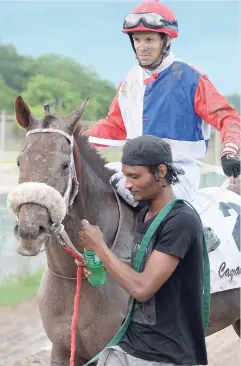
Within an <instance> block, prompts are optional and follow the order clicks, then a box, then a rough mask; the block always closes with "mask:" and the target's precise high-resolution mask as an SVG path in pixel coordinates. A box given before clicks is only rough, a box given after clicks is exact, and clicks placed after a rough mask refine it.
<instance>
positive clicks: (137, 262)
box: [84, 199, 210, 366]
mask: <svg viewBox="0 0 241 366" xmlns="http://www.w3.org/2000/svg"><path fill="white" fill-rule="evenodd" d="M177 202H186V203H187V204H188V205H189V206H191V207H192V208H193V209H194V211H196V210H195V208H194V207H193V206H192V205H190V203H189V202H187V201H185V200H182V199H176V200H174V201H171V202H169V203H168V204H167V205H166V206H165V207H164V208H163V209H162V210H161V211H160V212H159V214H158V215H157V216H156V218H155V219H154V220H153V222H152V223H151V225H150V226H149V228H148V230H147V231H146V234H145V236H144V238H143V239H142V242H141V245H140V247H139V249H138V251H137V253H136V256H135V258H134V262H133V269H134V270H135V271H136V272H140V268H141V264H142V261H143V258H144V255H145V252H146V249H147V248H148V245H149V243H150V240H151V238H152V237H153V235H154V233H155V232H156V230H157V229H158V227H159V226H160V224H161V222H162V221H163V219H164V218H165V217H166V216H167V215H168V214H169V212H170V211H171V210H172V208H173V206H174V205H175V204H176V203H177ZM200 221H201V219H200ZM203 266H204V268H203V284H204V285H203V290H204V294H203V318H204V329H205V331H206V329H207V327H208V321H209V312H210V267H209V257H208V251H207V246H206V242H205V237H204V232H203ZM134 301H135V299H134V298H132V299H131V302H130V306H129V311H128V314H127V316H126V318H125V321H124V323H123V324H122V326H121V328H120V329H119V331H118V332H117V333H116V335H115V336H114V337H113V338H112V340H111V341H110V342H109V343H108V344H107V346H106V347H105V348H104V350H103V351H105V350H106V349H107V348H111V347H113V346H116V345H117V344H118V343H119V342H120V340H121V339H122V337H123V336H124V335H125V333H126V331H127V329H128V327H129V324H130V321H131V317H132V312H133V309H134ZM103 351H101V352H99V353H98V354H97V355H96V356H95V357H94V358H92V360H90V361H89V362H87V363H86V364H84V366H87V365H89V364H90V363H92V362H95V361H97V360H98V359H99V357H100V355H101V353H102V352H103Z"/></svg>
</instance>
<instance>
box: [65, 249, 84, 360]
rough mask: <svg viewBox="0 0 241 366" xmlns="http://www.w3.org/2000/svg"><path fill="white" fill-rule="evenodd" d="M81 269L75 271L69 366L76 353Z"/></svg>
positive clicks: (68, 250) (70, 250)
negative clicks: (75, 284) (75, 282)
mask: <svg viewBox="0 0 241 366" xmlns="http://www.w3.org/2000/svg"><path fill="white" fill-rule="evenodd" d="M64 249H65V250H66V251H67V252H69V253H70V254H72V256H73V257H74V258H75V259H77V261H79V262H81V257H80V256H79V255H78V254H76V253H75V251H74V250H73V249H72V248H69V247H64ZM81 279H82V267H81V266H78V269H77V287H76V293H75V297H74V314H73V318H72V324H71V354H70V361H69V366H74V358H75V351H76V328H77V323H78V316H79V303H80V290H81V285H82V281H81Z"/></svg>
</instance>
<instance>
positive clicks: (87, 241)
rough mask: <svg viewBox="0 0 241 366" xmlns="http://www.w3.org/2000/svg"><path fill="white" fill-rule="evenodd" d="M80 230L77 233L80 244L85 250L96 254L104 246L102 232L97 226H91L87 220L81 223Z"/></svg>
mask: <svg viewBox="0 0 241 366" xmlns="http://www.w3.org/2000/svg"><path fill="white" fill-rule="evenodd" d="M81 225H82V229H81V231H80V233H79V238H80V244H81V245H82V246H83V247H84V248H85V249H87V250H90V251H92V252H95V253H96V252H97V251H98V249H99V248H100V247H103V246H105V245H106V244H105V241H104V237H103V234H102V232H101V231H100V228H99V227H98V226H94V225H91V224H90V223H89V222H88V221H87V220H82V221H81Z"/></svg>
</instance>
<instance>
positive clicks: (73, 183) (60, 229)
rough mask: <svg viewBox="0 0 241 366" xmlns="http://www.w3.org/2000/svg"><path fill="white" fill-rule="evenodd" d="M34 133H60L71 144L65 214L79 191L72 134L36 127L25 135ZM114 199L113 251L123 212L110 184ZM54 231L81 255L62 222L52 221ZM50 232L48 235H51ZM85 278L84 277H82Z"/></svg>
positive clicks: (63, 241) (61, 240) (58, 237)
mask: <svg viewBox="0 0 241 366" xmlns="http://www.w3.org/2000/svg"><path fill="white" fill-rule="evenodd" d="M35 133H57V134H60V135H62V136H64V137H66V138H67V140H68V141H69V142H70V146H71V153H70V172H69V176H68V183H67V187H66V189H65V192H64V194H63V199H64V202H65V205H66V214H67V213H68V212H69V209H70V207H71V206H72V204H73V202H74V199H75V197H76V195H77V194H78V191H79V182H78V179H77V174H76V169H75V163H74V150H73V147H74V138H73V135H72V136H71V135H69V134H68V133H66V132H64V131H62V130H59V129H56V128H43V129H41V128H36V129H33V130H30V131H28V132H27V134H26V137H28V136H29V135H32V134H35ZM111 188H112V190H113V192H114V195H115V198H116V201H117V205H118V211H119V221H118V227H117V231H116V235H115V239H114V242H113V244H112V247H111V250H112V251H113V250H114V248H115V246H116V244H117V241H118V239H119V235H120V231H121V227H122V221H123V214H122V209H121V202H120V199H119V196H118V194H117V193H116V191H115V190H114V188H113V187H112V186H111ZM52 233H54V234H55V236H56V238H57V240H58V242H59V243H60V244H61V245H62V246H64V247H69V248H71V249H72V250H73V251H75V252H76V254H78V255H79V256H80V257H82V255H81V254H80V253H79V252H78V251H77V249H76V248H75V247H74V245H73V244H72V242H71V240H70V238H69V236H68V234H67V232H66V231H65V228H64V225H63V224H57V225H56V224H55V223H53V225H52V226H51V234H52ZM51 234H50V236H51ZM48 242H49V239H48V241H47V243H48ZM49 270H50V272H52V273H53V274H55V275H56V276H58V277H61V278H65V279H76V278H71V277H65V276H61V275H59V274H57V273H55V272H54V271H52V270H51V269H50V268H49ZM84 278H85V277H84Z"/></svg>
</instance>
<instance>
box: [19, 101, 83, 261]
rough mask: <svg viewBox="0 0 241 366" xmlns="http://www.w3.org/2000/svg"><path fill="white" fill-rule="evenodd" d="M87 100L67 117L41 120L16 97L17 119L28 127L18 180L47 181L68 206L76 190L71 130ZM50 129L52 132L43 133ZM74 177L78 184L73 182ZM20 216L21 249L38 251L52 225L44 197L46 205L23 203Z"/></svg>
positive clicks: (28, 253)
mask: <svg viewBox="0 0 241 366" xmlns="http://www.w3.org/2000/svg"><path fill="white" fill-rule="evenodd" d="M85 104H86V102H85ZM85 104H84V105H83V106H81V107H80V108H78V109H76V110H75V111H74V112H72V113H71V114H70V115H69V116H68V117H66V118H57V117H53V116H46V117H45V118H44V119H43V120H41V121H40V120H37V119H36V118H35V117H34V116H32V115H31V113H30V110H29V108H28V106H27V105H26V104H25V103H24V102H23V100H22V98H21V97H18V98H17V100H16V103H15V113H16V119H17V121H18V124H19V125H20V126H21V127H23V128H25V129H26V130H27V137H26V143H25V147H24V149H23V151H22V152H21V153H20V154H19V156H18V159H17V161H18V166H19V184H21V183H25V182H39V183H45V184H47V185H48V186H50V187H53V188H54V189H56V190H57V191H58V192H60V194H61V195H62V196H63V197H65V198H66V204H67V206H68V204H69V203H72V202H69V200H71V193H72V191H73V190H75V194H76V176H75V169H74V162H73V144H72V134H73V130H74V128H75V126H76V123H77V122H78V121H79V119H80V117H81V115H82V113H83V109H84V106H85ZM51 129H52V131H53V132H49V131H48V133H44V131H45V132H47V131H46V130H51ZM73 178H75V185H74V184H73V182H72V180H73ZM66 193H67V194H66ZM35 194H38V192H35ZM33 201H34V200H32V201H31V202H33ZM18 219H19V220H18V224H17V225H16V228H15V233H16V235H17V237H18V238H19V240H20V246H19V249H18V251H19V253H20V254H23V255H36V254H38V253H39V250H40V248H41V246H42V245H43V244H45V243H46V242H47V239H48V235H49V229H50V227H51V225H52V222H51V219H50V213H49V212H48V210H47V209H46V207H45V205H44V200H43V205H40V204H36V203H24V204H23V205H22V206H21V208H20V212H19V217H18Z"/></svg>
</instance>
